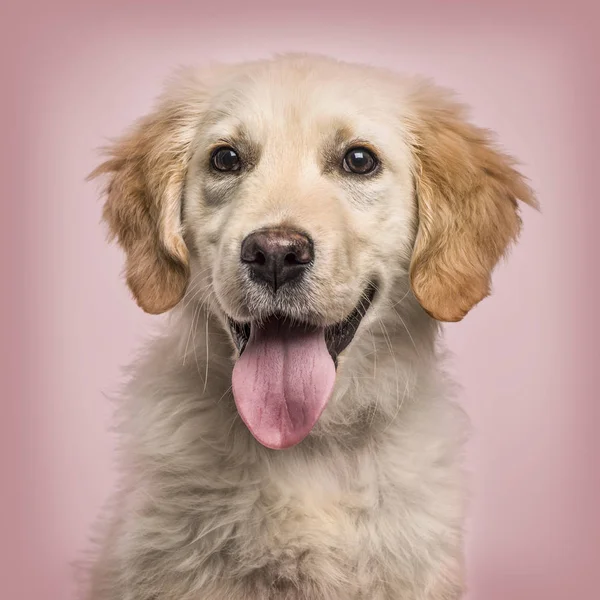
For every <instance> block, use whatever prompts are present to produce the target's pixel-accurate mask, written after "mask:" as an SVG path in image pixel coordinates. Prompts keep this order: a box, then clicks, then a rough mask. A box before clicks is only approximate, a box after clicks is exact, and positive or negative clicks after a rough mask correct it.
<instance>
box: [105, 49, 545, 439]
mask: <svg viewBox="0 0 600 600" xmlns="http://www.w3.org/2000/svg"><path fill="white" fill-rule="evenodd" d="M100 173H108V174H109V175H110V180H109V185H108V188H107V200H106V204H105V209H104V216H105V219H106V221H107V222H108V225H109V227H110V231H111V232H112V234H113V235H114V236H115V237H116V238H117V239H118V241H119V243H120V244H121V246H122V247H123V248H124V250H125V252H126V255H127V267H126V272H127V282H128V284H129V286H130V288H131V290H132V292H133V295H134V296H135V298H136V300H137V302H138V303H139V305H140V306H141V307H142V308H143V309H144V310H146V311H147V312H150V313H162V312H165V311H167V310H169V309H171V308H173V307H174V306H175V305H177V304H178V303H179V302H180V301H181V300H182V298H183V296H184V294H185V293H186V290H189V291H190V293H191V294H193V293H196V292H197V293H198V296H199V298H200V299H201V301H202V302H204V303H205V304H206V305H207V306H208V307H209V309H210V310H211V311H212V312H213V314H215V315H216V316H217V317H218V318H219V319H220V321H221V322H222V324H223V326H224V328H225V329H226V330H227V331H228V332H229V333H230V335H231V338H232V341H233V343H234V344H235V347H236V348H237V354H238V355H239V358H238V359H237V362H236V365H235V367H234V373H233V391H234V395H235V398H236V403H237V405H238V410H239V411H240V414H241V416H242V418H243V419H244V421H245V422H246V424H247V425H248V426H249V428H250V429H251V431H252V432H253V433H254V435H255V437H257V439H259V441H261V442H262V443H264V444H265V445H268V446H271V447H285V446H289V445H292V444H294V443H297V442H298V441H299V440H300V439H302V438H303V437H305V436H306V435H307V433H308V432H309V431H310V429H311V428H312V426H313V425H314V423H315V422H316V420H317V418H318V417H319V415H320V413H321V411H322V410H323V408H324V406H325V403H326V402H327V399H328V398H329V396H330V394H331V391H332V389H333V385H334V379H335V368H336V365H337V362H338V360H343V358H344V355H345V354H346V353H348V352H351V351H352V350H351V349H352V341H353V338H354V336H355V334H357V332H359V334H360V331H361V330H364V328H365V327H368V322H369V319H370V318H372V314H373V313H374V312H376V311H377V307H378V306H380V307H385V306H392V307H393V305H394V304H395V303H397V301H398V300H399V298H396V295H397V294H398V293H399V290H401V289H405V288H406V284H407V282H408V281H410V288H411V291H412V293H413V294H414V297H415V298H416V299H417V300H418V302H419V304H420V305H421V306H422V308H423V309H424V310H425V311H426V312H427V313H428V314H429V315H430V316H431V317H433V318H434V319H437V320H440V321H458V320H460V319H462V318H463V317H464V316H465V315H466V314H467V312H468V311H469V310H470V309H471V308H473V306H475V305H476V304H477V303H478V302H479V301H480V300H482V299H483V298H484V297H485V296H486V295H488V293H489V289H490V276H491V272H492V270H493V268H494V266H495V265H496V263H497V262H498V260H499V259H500V257H501V256H502V255H503V254H504V252H505V250H506V249H507V247H508V246H509V244H510V243H511V242H512V241H513V240H515V239H516V237H517V235H518V233H519V229H520V219H519V216H518V207H517V200H521V201H524V202H526V203H528V204H531V205H535V200H534V197H533V195H532V192H531V190H530V189H529V187H528V186H527V184H526V183H525V182H524V180H523V178H522V177H521V175H520V174H519V173H518V172H517V171H516V170H515V169H514V166H513V161H512V159H511V158H510V157H508V156H507V155H505V154H503V153H502V152H501V151H499V150H498V149H497V148H496V147H495V146H494V145H493V143H492V142H491V140H490V136H489V134H488V132H486V131H484V130H482V129H479V128H478V127H475V126H474V125H472V124H470V123H468V122H467V121H466V120H465V114H464V110H463V108H462V107H461V106H460V105H459V104H457V103H456V102H455V101H454V100H453V99H452V98H451V96H450V95H449V94H448V93H446V92H445V91H444V90H441V89H439V88H437V87H435V86H434V85H432V84H430V83H428V82H426V81H423V80H421V79H413V78H408V79H407V78H401V77H399V76H396V75H393V74H390V73H388V72H384V71H381V70H377V69H372V68H366V67H362V66H355V65H348V64H345V63H339V62H336V61H333V60H329V59H324V58H315V57H299V56H287V57H282V58H278V59H276V60H273V61H262V62H256V63H251V64H246V65H241V66H222V67H216V68H213V69H211V70H207V71H204V72H195V71H193V72H192V71H186V72H183V73H181V74H180V75H179V76H178V77H177V78H176V80H175V81H174V82H173V83H172V84H171V85H170V86H169V87H168V89H167V90H166V92H165V94H164V96H163V98H162V99H161V100H160V102H159V104H158V106H157V108H156V110H155V111H154V112H152V113H151V114H150V115H149V116H148V117H146V118H144V119H142V120H141V121H140V122H139V123H137V124H136V126H135V127H134V128H133V130H132V131H131V132H130V133H129V134H128V135H127V136H125V137H124V138H123V139H122V140H120V141H119V142H117V143H116V144H115V145H114V146H113V147H112V148H111V156H110V158H109V159H108V160H107V161H106V162H105V163H103V164H102V165H101V166H100V167H99V168H98V169H97V170H96V171H95V173H94V174H100ZM403 285H404V288H403ZM381 310H382V311H383V310H384V309H381ZM361 325H362V327H360V326H361Z"/></svg>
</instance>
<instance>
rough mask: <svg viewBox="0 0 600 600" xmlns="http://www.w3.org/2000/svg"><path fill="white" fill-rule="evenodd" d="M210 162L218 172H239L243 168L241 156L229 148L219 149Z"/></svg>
mask: <svg viewBox="0 0 600 600" xmlns="http://www.w3.org/2000/svg"><path fill="white" fill-rule="evenodd" d="M210 162H211V164H212V166H213V168H215V169H216V170H217V171H239V169H240V167H241V161H240V157H239V154H238V153H237V152H236V151H235V150H234V149H233V148H229V147H228V146H222V147H221V148H217V149H216V150H215V151H214V152H213V153H212V156H211V157H210Z"/></svg>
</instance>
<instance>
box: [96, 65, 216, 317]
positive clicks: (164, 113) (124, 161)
mask: <svg viewBox="0 0 600 600" xmlns="http://www.w3.org/2000/svg"><path fill="white" fill-rule="evenodd" d="M205 96H206V93H205V90H204V89H203V86H201V85H199V84H198V82H195V81H193V76H190V74H189V73H182V74H180V77H179V78H178V79H177V80H176V81H174V82H173V85H172V86H170V88H168V89H167V91H166V92H165V94H164V96H163V97H162V98H161V99H160V101H159V102H158V104H157V107H156V108H155V110H154V111H153V112H152V113H150V114H149V115H148V116H146V117H144V118H142V119H141V120H139V121H138V122H137V123H136V124H135V125H134V126H133V128H132V129H131V131H130V132H128V133H127V134H126V135H124V136H123V137H122V138H121V139H119V140H117V141H116V142H115V143H114V144H113V145H112V146H110V147H109V148H108V149H107V151H106V152H107V154H108V159H107V160H106V161H105V162H103V163H102V164H101V165H99V166H98V167H97V168H96V169H95V170H94V171H93V172H92V173H91V174H90V175H89V177H88V179H93V178H95V177H97V176H99V175H108V185H107V186H106V189H105V204H104V210H103V218H104V221H105V222H106V223H107V224H108V227H109V232H110V238H111V239H116V240H117V241H118V243H119V245H120V246H121V247H122V248H123V250H124V251H125V254H126V267H125V273H126V279H127V284H128V286H129V288H130V289H131V292H132V293H133V296H134V297H135V299H136V301H137V303H138V304H139V306H140V307H141V308H142V309H144V310H145V311H146V312H148V313H151V314H159V313H163V312H165V311H167V310H169V309H171V308H173V307H174V306H175V305H176V304H177V303H178V302H179V301H180V300H181V299H182V298H183V295H184V294H185V290H186V288H187V284H188V280H189V253H188V249H187V247H186V245H185V242H184V241H183V236H182V224H181V216H180V215H181V196H182V192H183V184H184V180H185V175H186V171H187V165H188V162H189V159H190V154H191V147H192V142H193V140H194V136H195V133H196V131H197V128H198V125H199V123H200V121H201V116H202V112H203V110H204V105H205V102H206V100H205Z"/></svg>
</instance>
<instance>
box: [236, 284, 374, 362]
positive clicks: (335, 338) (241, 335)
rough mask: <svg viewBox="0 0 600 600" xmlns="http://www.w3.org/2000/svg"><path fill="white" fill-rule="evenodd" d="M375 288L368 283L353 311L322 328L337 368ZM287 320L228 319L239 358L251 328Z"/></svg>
mask: <svg viewBox="0 0 600 600" xmlns="http://www.w3.org/2000/svg"><path fill="white" fill-rule="evenodd" d="M376 289H377V288H376V286H375V284H374V283H370V284H369V285H368V287H367V288H366V290H365V291H364V292H363V295H362V297H361V300H360V302H359V303H358V304H357V305H356V307H355V308H354V310H353V311H352V312H351V313H350V314H349V315H348V316H347V317H346V318H345V319H344V320H343V321H340V322H339V323H335V324H334V325H329V326H327V327H325V328H324V335H325V343H326V345H327V350H328V352H329V354H330V356H331V358H332V359H333V361H334V364H335V366H336V367H337V359H338V356H339V355H340V354H341V353H342V352H343V351H344V350H345V349H346V348H347V347H348V345H349V344H350V342H351V341H352V340H353V339H354V336H355V335H356V332H357V330H358V326H359V325H360V323H361V321H362V320H363V317H364V316H365V315H366V314H367V311H368V310H369V308H370V306H371V304H372V302H373V298H375V292H376ZM286 320H287V319H286V317H284V316H281V315H276V314H274V315H272V316H271V317H270V318H269V319H267V320H266V321H264V322H261V323H260V324H258V323H239V322H237V321H234V320H233V319H232V318H230V317H228V319H227V321H228V323H229V330H230V332H231V337H232V338H233V342H234V344H235V346H236V348H237V350H238V352H239V353H240V356H241V355H242V353H243V352H244V350H245V349H246V345H247V343H248V340H249V339H250V335H251V333H252V329H253V328H257V327H260V328H263V327H265V326H268V325H270V324H272V323H273V322H279V321H281V322H282V323H283V322H285V321H286ZM290 327H292V328H294V329H298V330H299V331H302V330H304V331H306V330H310V329H315V327H314V325H310V324H308V323H302V322H296V323H291V324H290Z"/></svg>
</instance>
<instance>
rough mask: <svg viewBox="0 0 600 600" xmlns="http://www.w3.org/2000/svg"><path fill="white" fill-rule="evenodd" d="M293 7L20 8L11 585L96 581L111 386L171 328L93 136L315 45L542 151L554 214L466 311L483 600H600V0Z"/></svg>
mask: <svg viewBox="0 0 600 600" xmlns="http://www.w3.org/2000/svg"><path fill="white" fill-rule="evenodd" d="M294 4H299V5H300V6H295V7H290V6H287V5H285V4H284V2H283V1H281V2H280V3H278V4H275V3H273V4H272V5H267V4H266V3H264V2H256V1H255V2H244V1H242V0H229V1H227V2H218V1H217V0H214V1H213V2H211V3H202V2H199V1H196V2H187V3H185V2H174V1H171V2H167V1H165V2H162V3H159V2H154V1H148V0H146V1H145V2H139V3H133V2H112V1H109V2H102V3H99V2H88V3H83V2H80V3H79V4H76V3H72V4H71V5H69V6H67V4H66V3H62V2H52V3H47V4H42V3H38V4H35V5H34V4H32V3H31V2H20V3H19V5H18V8H16V3H15V7H12V8H11V7H7V6H4V8H2V9H1V10H2V13H1V14H0V22H3V26H4V29H5V31H4V32H0V33H1V34H2V35H0V44H2V48H0V61H1V62H2V72H3V73H5V74H4V75H3V78H2V84H3V85H2V92H1V94H0V96H1V98H0V102H2V111H1V113H0V114H2V118H3V121H5V122H4V123H3V127H2V142H1V143H0V154H1V157H0V165H1V166H0V169H2V182H3V186H2V189H3V193H2V218H1V221H0V223H1V224H0V228H1V232H0V233H1V236H0V244H1V245H2V252H0V261H1V267H2V270H1V272H2V274H3V278H2V281H3V285H2V294H0V302H1V303H2V310H1V312H0V319H1V321H2V330H1V331H2V332H3V335H2V336H1V337H2V360H1V361H0V369H1V370H2V377H1V383H2V387H1V389H2V406H3V418H2V419H0V464H1V467H2V478H1V480H0V481H1V482H2V492H1V495H0V502H1V503H2V510H1V511H0V544H1V545H0V553H1V555H2V556H1V559H0V582H2V583H1V585H2V589H0V596H2V597H3V598H7V599H9V598H10V599H11V600H34V599H39V600H41V599H42V598H44V599H46V600H70V599H71V598H74V597H75V591H74V590H75V588H74V586H73V583H72V579H73V571H72V567H71V566H70V563H71V562H73V561H76V560H78V559H79V558H81V556H82V555H83V553H84V552H85V549H86V548H87V547H88V543H87V536H88V534H89V532H90V527H91V525H92V523H93V521H94V519H95V517H96V515H97V514H98V512H99V510H100V509H101V507H102V505H103V503H104V501H105V500H106V498H107V496H108V494H109V492H110V490H111V486H112V483H113V470H112V467H113V455H112V449H113V444H114V439H113V437H112V435H111V434H110V433H109V431H108V427H109V425H110V415H111V407H110V403H109V401H108V400H107V399H106V397H105V395H104V394H105V393H110V392H111V391H112V390H114V389H115V388H116V386H117V384H118V381H119V367H120V365H123V364H125V363H126V362H127V361H128V360H129V358H130V357H131V354H132V351H133V349H134V348H135V346H136V344H137V343H138V342H140V341H141V340H142V339H143V337H144V335H145V333H146V332H147V331H148V329H149V328H150V327H151V326H152V323H153V318H152V317H148V316H145V315H143V314H142V313H141V311H139V310H138V309H137V308H136V307H135V305H134V303H133V302H131V301H130V299H129V296H128V293H127V291H126V289H125V287H124V285H123V284H122V283H121V282H120V281H119V278H118V274H119V271H120V267H121V255H120V253H119V252H118V251H117V250H116V249H115V248H109V247H108V246H107V245H106V244H105V241H104V230H103V228H102V227H101V226H100V225H99V218H100V203H99V201H98V186H96V185H92V184H86V183H85V182H84V177H85V175H86V174H87V173H88V172H89V171H90V170H91V169H92V167H93V166H94V165H95V164H96V162H97V160H98V155H97V153H96V152H95V149H96V148H97V147H98V146H100V145H102V144H103V143H104V141H105V139H106V138H107V137H110V136H114V135H116V134H118V133H120V132H121V130H122V129H123V128H124V127H125V126H127V125H128V124H129V123H130V121H131V120H132V119H134V118H136V117H138V116H139V115H141V114H142V113H143V112H144V111H145V110H146V109H147V108H148V107H149V106H150V103H151V101H152V99H153V97H154V95H155V94H156V93H157V91H158V90H159V86H160V83H161V81H162V79H163V77H164V76H165V75H167V74H168V73H169V71H170V70H171V69H172V68H173V67H174V66H177V65H179V64H182V63H183V64H188V63H197V62H202V61H205V60H207V59H215V58H217V59H218V58H220V59H226V60H238V59H246V58H252V57H258V56H267V55H269V54H270V53H272V52H273V51H285V50H295V51H317V52H323V53H330V54H333V55H335V56H338V57H340V58H345V59H349V60H360V61H367V62H373V63H376V64H380V65H385V66H390V67H393V68H395V69H397V70H403V71H409V72H421V73H424V74H427V75H431V76H433V77H435V78H436V79H437V80H438V81H439V82H440V83H443V84H447V85H449V86H451V87H454V88H456V89H457V90H459V91H460V92H461V93H462V95H463V97H464V99H465V100H467V101H468V102H470V103H471V104H472V105H473V107H474V118H475V120H476V121H477V122H478V123H480V124H483V125H487V126H490V127H492V128H494V129H496V130H497V132H498V133H499V135H500V138H501V140H502V141H503V143H504V145H505V146H506V147H507V148H508V149H509V150H510V151H511V152H513V153H515V154H516V155H517V156H518V157H520V158H521V159H522V161H523V162H524V172H525V173H526V174H527V175H528V176H529V177H530V178H531V180H532V182H533V185H534V187H535V188H536V190H537V191H538V194H539V197H540V200H541V202H542V205H543V214H542V215H539V214H536V213H534V212H533V211H531V210H526V211H524V221H525V231H524V235H523V237H522V243H521V244H520V246H519V247H518V248H517V249H516V250H515V251H514V252H513V254H512V256H511V259H510V261H509V262H508V263H507V264H506V265H503V266H502V267H501V268H500V269H499V270H498V271H497V273H496V278H495V284H496V285H495V287H496V293H495V295H494V296H493V297H492V298H491V299H489V300H487V301H485V302H484V303H483V304H482V305H481V306H480V307H479V308H477V310H476V311H475V312H473V313H472V314H471V315H470V316H469V318H468V319H467V320H466V321H465V322H463V323H461V324H457V325H452V326H449V327H448V328H447V331H448V334H447V338H448V342H449V345H450V347H451V348H452V349H453V351H454V353H455V356H456V358H455V360H454V364H453V367H454V371H455V373H456V377H457V378H458V379H459V381H460V382H461V383H462V384H463V385H464V394H463V402H464V405H465V406H466V408H467V410H468V411H469V413H470V415H471V417H472V420H473V422H474V425H475V429H476V435H475V437H474V439H473V441H472V443H471V444H470V447H469V454H470V468H471V470H472V472H473V492H474V500H473V506H472V511H471V513H472V517H471V519H470V521H469V546H468V567H469V579H470V586H471V593H470V596H469V597H470V599H471V600H473V599H478V600H483V599H485V600H508V599H510V600H537V599H540V600H542V599H543V600H559V599H561V600H562V599H567V600H571V599H582V600H583V599H585V600H587V599H592V598H598V597H599V592H598V589H599V584H597V583H596V582H597V578H598V573H597V570H598V568H599V567H600V516H598V514H597V507H598V506H599V505H600V470H599V469H598V458H599V457H600V454H599V451H600V437H599V436H598V435H597V434H596V429H597V423H599V422H600V419H599V417H600V411H599V408H598V405H599V404H600V402H598V396H599V394H598V389H599V387H600V381H598V359H597V357H598V349H597V342H596V340H597V339H598V333H600V332H599V327H598V319H597V307H598V304H599V300H600V298H599V293H598V292H599V286H598V264H597V260H598V257H599V253H598V250H599V246H600V244H599V241H598V239H599V237H600V236H599V234H598V227H599V225H598V224H599V223H600V211H599V209H598V203H597V190H596V188H595V186H594V183H595V180H596V179H597V172H598V168H599V166H598V153H597V148H596V147H595V143H596V140H597V139H598V133H600V131H598V118H597V114H596V111H597V110H598V91H599V90H600V86H599V83H600V82H599V81H598V73H599V70H598V64H597V60H598V54H599V53H598V44H597V43H595V42H594V41H593V38H594V34H595V35H596V36H597V35H598V31H596V32H594V31H593V30H592V27H593V26H594V24H596V30H598V27H597V23H598V22H599V14H598V9H597V8H594V4H595V3H594V2H593V1H590V2H589V3H583V2H580V1H575V0H572V1H570V2H564V3H562V4H563V6H560V5H554V4H553V3H552V2H543V3H542V2H536V1H532V0H528V1H526V2H522V3H519V4H515V5H512V3H510V2H481V1H480V2H475V1H459V0H454V1H452V0H446V1H445V2H442V1H439V2H430V1H422V2H416V1H415V2H411V3H406V2H395V3H392V2H390V3H389V4H388V5H387V6H386V5H384V4H383V3H377V2H374V1H366V0H365V1H363V2H350V1H349V0H346V1H344V2H329V3H323V4H321V3H317V2H316V1H315V2H312V0H308V1H306V0H305V1H303V2H301V3H294ZM594 77H595V78H596V79H595V80H594ZM594 367H596V368H594ZM594 590H596V591H594Z"/></svg>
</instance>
